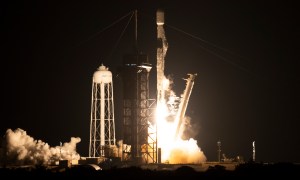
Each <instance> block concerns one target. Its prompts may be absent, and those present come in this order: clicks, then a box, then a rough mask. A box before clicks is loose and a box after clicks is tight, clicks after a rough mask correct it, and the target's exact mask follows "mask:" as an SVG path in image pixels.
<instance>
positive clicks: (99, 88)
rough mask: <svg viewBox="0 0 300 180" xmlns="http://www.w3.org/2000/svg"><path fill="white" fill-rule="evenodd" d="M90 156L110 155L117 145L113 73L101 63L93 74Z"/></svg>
mask: <svg viewBox="0 0 300 180" xmlns="http://www.w3.org/2000/svg"><path fill="white" fill-rule="evenodd" d="M89 143H90V144H89V157H100V156H106V155H108V156H109V153H110V148H113V147H115V145H116V140H115V122H114V106H113V85H112V73H111V72H110V71H109V70H108V68H106V67H105V66H103V65H101V66H100V67H99V68H98V69H97V71H96V72H94V75H93V85H92V105H91V122H90V142H89Z"/></svg>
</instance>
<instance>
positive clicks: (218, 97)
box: [0, 0, 300, 162]
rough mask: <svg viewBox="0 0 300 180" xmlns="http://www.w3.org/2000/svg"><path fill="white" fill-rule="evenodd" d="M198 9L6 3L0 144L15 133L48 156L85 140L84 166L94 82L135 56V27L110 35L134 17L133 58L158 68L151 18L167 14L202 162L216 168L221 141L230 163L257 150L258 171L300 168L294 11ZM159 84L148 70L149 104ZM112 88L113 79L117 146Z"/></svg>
mask: <svg viewBox="0 0 300 180" xmlns="http://www.w3.org/2000/svg"><path fill="white" fill-rule="evenodd" d="M145 2H147V3H145ZM195 2H196V1H195ZM195 2H193V1H191V2H189V1H175V0H169V1H167V0H162V1H157V0H155V1H154V0H149V1H146V0H140V1H124V0H120V1H109V3H108V4H107V2H106V4H105V2H103V1H81V2H74V1H68V2H61V1H41V2H40V1H5V2H1V6H0V8H1V44H2V45H1V47H2V48H1V52H2V53H1V67H2V71H1V77H2V86H1V91H2V98H1V99H2V100H1V102H2V103H1V104H2V108H1V119H2V120H1V126H0V133H2V134H3V135H4V134H5V131H6V129H8V128H12V129H15V128H22V129H24V130H26V131H27V133H28V134H29V135H31V136H33V137H34V138H36V139H41V140H43V141H45V142H48V143H49V144H50V145H51V146H56V145H59V142H60V141H62V142H65V141H69V140H70V138H71V137H80V138H81V139H82V141H81V142H80V143H79V144H78V147H77V150H78V152H79V153H80V154H81V155H82V156H87V155H88V140H89V123H90V119H89V118H90V104H91V102H90V101H91V85H92V75H93V72H94V71H95V70H96V68H97V67H98V66H99V65H100V64H101V63H104V65H106V66H108V67H109V68H110V70H111V71H112V72H113V73H114V75H116V69H117V67H118V66H119V65H121V62H122V55H123V54H124V53H128V52H129V53H130V52H132V47H133V23H132V22H131V23H130V24H129V26H128V28H127V29H126V30H125V31H124V34H123V36H122V37H121V38H120V36H121V33H122V32H123V30H124V28H125V26H126V23H127V22H128V20H129V16H127V17H126V18H124V19H123V20H121V21H119V22H118V23H115V24H114V25H113V26H109V25H111V24H113V23H114V22H116V21H117V20H119V19H120V18H121V17H123V16H125V15H127V14H128V13H130V11H132V10H134V9H138V44H139V50H140V51H142V52H144V53H146V54H148V55H149V60H150V62H151V63H152V64H153V65H154V67H155V65H156V23H155V11H156V9H157V8H163V9H164V10H165V30H166V37H167V40H168V43H169V49H168V52H167V56H166V62H165V63H166V69H165V74H166V75H170V76H171V77H172V78H173V80H174V85H173V88H174V91H175V92H176V93H177V95H180V94H181V93H182V92H183V89H184V87H185V81H183V80H182V78H186V77H187V75H186V74H187V73H198V76H197V77H196V80H195V85H194V88H193V91H192V94H191V97H190V102H189V105H188V108H187V112H186V115H188V116H190V117H191V123H192V124H193V129H195V130H196V131H197V134H195V136H194V138H195V139H196V140H197V141H198V144H199V146H200V147H201V149H202V150H203V151H204V154H205V155H206V156H207V158H208V161H214V160H216V159H217V141H218V140H219V139H220V140H221V142H222V150H223V153H225V154H226V155H227V157H236V156H237V155H240V156H243V157H244V159H245V160H249V159H250V158H251V156H252V141H256V159H257V160H258V161H267V162H282V161H284V162H287V161H289V162H300V153H299V152H300V135H299V124H300V123H299V120H300V116H299V108H300V107H299V100H300V98H299V94H298V93H299V92H300V91H299V80H300V78H299V77H300V75H299V72H298V69H299V60H300V59H299V53H298V51H299V35H298V33H299V32H300V29H299V22H300V21H299V18H298V17H297V16H299V6H297V5H296V3H292V1H290V2H287V1H243V2H240V1H209V2H208V1H199V2H198V1H197V3H195ZM295 2H296V1H295ZM107 27H109V28H107ZM174 27H175V28H178V29H180V30H182V31H184V32H186V33H189V34H190V35H187V34H185V33H183V32H180V31H178V30H176V29H175V28H174ZM105 28H107V29H105ZM191 35H192V36H191ZM119 38H120V39H119ZM155 73H156V70H155V68H153V70H152V71H151V77H150V78H151V82H150V83H151V94H152V95H155V89H156V79H155V77H156V74H155ZM118 81H119V80H118V78H117V77H114V82H115V84H114V87H115V92H114V93H115V94H114V96H115V97H114V99H115V106H116V111H115V116H116V119H115V122H116V128H117V129H118V131H117V132H116V133H117V139H120V137H121V134H120V133H119V132H120V131H119V129H120V128H121V124H122V119H120V118H119V117H120V114H121V113H122V111H121V109H120V106H121V103H122V100H121V98H120V97H119V94H118V90H119V89H120V88H118ZM153 98H155V96H154V97H153Z"/></svg>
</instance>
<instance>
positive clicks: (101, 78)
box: [93, 64, 112, 83]
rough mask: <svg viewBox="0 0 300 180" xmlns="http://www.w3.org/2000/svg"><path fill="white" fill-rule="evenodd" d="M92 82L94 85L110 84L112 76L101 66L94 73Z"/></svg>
mask: <svg viewBox="0 0 300 180" xmlns="http://www.w3.org/2000/svg"><path fill="white" fill-rule="evenodd" d="M93 81H94V82H95V83H111V82H112V74H111V72H110V71H109V70H108V68H106V67H105V66H103V64H102V65H101V66H100V67H99V68H98V69H97V71H95V72H94V75H93Z"/></svg>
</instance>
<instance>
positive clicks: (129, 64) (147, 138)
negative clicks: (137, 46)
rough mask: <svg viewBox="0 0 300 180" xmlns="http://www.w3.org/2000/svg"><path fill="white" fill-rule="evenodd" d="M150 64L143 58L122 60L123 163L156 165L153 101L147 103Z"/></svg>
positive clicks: (144, 56)
mask: <svg viewBox="0 0 300 180" xmlns="http://www.w3.org/2000/svg"><path fill="white" fill-rule="evenodd" d="M150 70H151V64H149V63H148V57H147V56H146V55H144V54H133V55H125V56H124V64H123V69H122V78H123V119H124V121H123V123H124V124H123V160H125V161H132V162H134V163H156V162H157V160H156V159H157V155H156V154H157V145H156V139H155V136H153V134H155V130H154V131H152V130H151V131H149V128H151V123H153V118H154V110H155V100H154V99H149V72H150Z"/></svg>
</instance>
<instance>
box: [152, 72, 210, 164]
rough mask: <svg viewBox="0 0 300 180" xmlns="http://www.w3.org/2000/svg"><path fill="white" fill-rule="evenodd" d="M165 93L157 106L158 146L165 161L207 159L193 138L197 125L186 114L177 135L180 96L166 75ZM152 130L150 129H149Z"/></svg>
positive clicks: (200, 160)
mask: <svg viewBox="0 0 300 180" xmlns="http://www.w3.org/2000/svg"><path fill="white" fill-rule="evenodd" d="M163 82H164V84H165V85H167V86H164V91H165V92H164V93H163V94H164V95H165V98H162V99H160V100H159V101H158V104H157V108H156V123H157V130H158V132H157V136H158V147H160V148H161V152H162V154H161V159H162V162H163V163H171V164H175V163H179V164H183V163H200V162H204V161H206V157H205V155H204V153H203V152H202V151H201V149H200V147H198V145H197V141H196V140H194V139H193V137H194V136H195V135H196V133H197V132H196V130H197V126H194V125H192V124H191V123H190V122H191V121H190V118H189V117H187V116H185V119H184V122H183V123H182V124H181V128H180V131H179V137H178V138H176V137H175V132H176V128H177V125H176V123H175V118H176V115H177V113H178V106H179V103H180V98H179V97H177V96H176V94H175V93H174V92H173V91H172V90H171V87H170V85H171V83H170V82H169V80H168V79H167V78H166V77H164V80H163ZM149 131H150V130H149Z"/></svg>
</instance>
